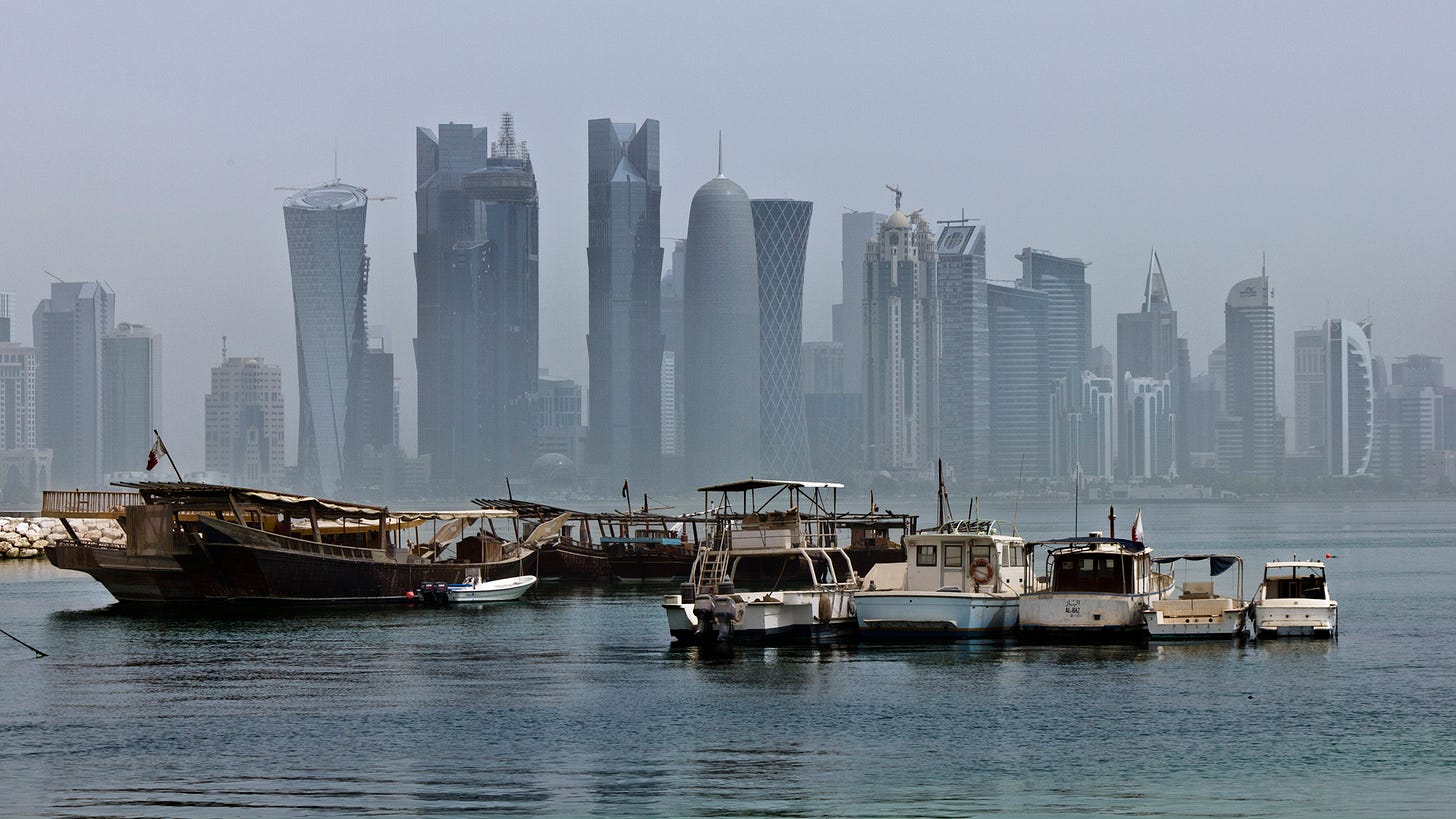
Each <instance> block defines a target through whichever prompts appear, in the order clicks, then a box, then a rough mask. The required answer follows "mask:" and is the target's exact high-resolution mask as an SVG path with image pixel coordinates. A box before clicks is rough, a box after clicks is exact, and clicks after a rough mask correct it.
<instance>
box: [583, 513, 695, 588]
mask: <svg viewBox="0 0 1456 819" xmlns="http://www.w3.org/2000/svg"><path fill="white" fill-rule="evenodd" d="M598 542H599V543H601V544H602V549H603V550H605V551H606V553H607V562H608V565H610V566H611V573H612V579H614V580H675V579H682V578H686V577H687V576H688V572H689V571H691V570H692V567H693V557H694V555H696V554H697V550H696V548H695V547H694V546H692V545H689V544H686V543H684V542H683V537H682V534H681V533H679V532H675V531H673V530H671V529H666V528H657V527H653V526H649V525H642V526H638V527H636V528H633V529H631V531H630V532H629V533H625V534H620V535H606V536H604V537H602V538H601V539H600V540H599V541H598Z"/></svg>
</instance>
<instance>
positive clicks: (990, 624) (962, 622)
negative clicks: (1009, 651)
mask: <svg viewBox="0 0 1456 819" xmlns="http://www.w3.org/2000/svg"><path fill="white" fill-rule="evenodd" d="M905 555H906V560H905V562H904V563H880V564H877V565H875V566H874V567H873V568H871V569H870V571H869V572H868V573H867V574H866V575H865V579H864V580H863V581H862V582H861V584H860V585H861V588H860V591H857V592H855V595H854V602H855V608H856V611H857V620H858V623H859V633H860V637H862V638H867V639H896V640H921V639H940V640H965V639H981V638H984V639H997V638H1005V637H1009V636H1012V635H1014V633H1015V631H1016V626H1017V622H1018V619H1019V617H1018V614H1019V611H1020V606H1019V602H1020V596H1021V594H1022V593H1024V592H1025V591H1027V590H1028V589H1030V588H1034V578H1032V576H1031V567H1030V565H1029V564H1030V561H1029V560H1028V557H1029V555H1028V552H1027V549H1026V542H1025V541H1023V540H1022V539H1021V538H1020V537H1018V536H1016V534H1015V533H1014V527H1012V526H1010V525H1009V524H1007V523H1005V522H1003V521H994V520H952V521H947V522H945V523H943V524H941V525H940V526H937V527H936V528H934V529H928V530H926V531H923V532H919V533H917V534H914V535H910V536H908V537H906V538H905Z"/></svg>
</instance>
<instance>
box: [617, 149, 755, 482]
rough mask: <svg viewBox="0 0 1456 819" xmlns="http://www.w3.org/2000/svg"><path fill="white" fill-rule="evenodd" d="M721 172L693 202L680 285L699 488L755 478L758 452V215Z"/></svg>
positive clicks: (691, 475)
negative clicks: (755, 234) (755, 235)
mask: <svg viewBox="0 0 1456 819" xmlns="http://www.w3.org/2000/svg"><path fill="white" fill-rule="evenodd" d="M718 164H719V167H718V176H716V177H715V178H713V179H710V180H708V181H707V182H705V183H703V186H702V187H700V188H698V191H697V193H696V194H694V195H693V203H692V207H691V209H690V210H689V213H688V238H687V273H686V276H685V277H684V281H683V346H684V352H685V355H684V357H683V358H684V360H683V362H682V364H681V366H680V368H679V371H680V372H681V375H682V377H681V383H682V385H683V390H684V391H683V396H684V398H683V407H684V410H685V416H686V419H685V420H686V422H687V429H686V439H685V440H686V444H685V446H686V449H687V463H686V477H687V478H688V479H689V480H690V481H693V482H695V483H698V484H701V483H706V482H709V481H719V480H730V479H737V478H746V477H748V476H750V475H754V474H757V473H758V471H759V463H760V462H759V456H760V452H761V449H760V432H759V430H760V427H759V425H760V417H759V406H760V402H759V385H760V370H759V366H760V364H759V324H758V322H759V310H758V251H757V248H756V246H755V244H754V239H753V207H752V205H750V204H749V200H748V194H746V193H744V192H743V188H740V187H739V186H738V183H736V182H734V181H733V180H731V179H729V178H728V177H726V176H724V175H723V173H722V171H723V168H722V159H721V157H720V159H719V163H718ZM592 401H593V402H595V401H596V392H595V390H593V394H592Z"/></svg>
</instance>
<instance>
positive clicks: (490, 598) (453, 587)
mask: <svg viewBox="0 0 1456 819" xmlns="http://www.w3.org/2000/svg"><path fill="white" fill-rule="evenodd" d="M535 585H536V578H535V577H534V576H532V575H529V574H528V575H524V576H522V577H508V578H503V579H501V580H488V581H485V582H483V583H451V584H450V585H449V586H448V587H446V592H445V594H446V599H448V600H449V601H450V602H451V603H501V602H505V601H509V600H519V599H521V598H522V597H524V596H525V594H526V592H528V591H530V590H531V587H532V586H535Z"/></svg>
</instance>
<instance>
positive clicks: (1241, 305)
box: [1216, 272, 1284, 479]
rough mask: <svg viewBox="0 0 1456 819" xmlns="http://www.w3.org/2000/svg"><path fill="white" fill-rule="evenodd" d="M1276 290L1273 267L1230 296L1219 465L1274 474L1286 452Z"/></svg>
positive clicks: (1261, 474)
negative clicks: (1277, 387) (1278, 394)
mask: <svg viewBox="0 0 1456 819" xmlns="http://www.w3.org/2000/svg"><path fill="white" fill-rule="evenodd" d="M1273 296H1274V290H1273V288H1271V287H1270V286H1269V276H1268V274H1267V272H1265V273H1261V274H1260V275H1258V276H1255V277H1253V278H1249V279H1244V280H1243V281H1241V282H1239V283H1238V284H1235V285H1234V286H1233V287H1232V288H1230V289H1229V294H1228V299H1227V300H1226V301H1225V302H1224V353H1225V356H1226V358H1225V368H1226V371H1225V376H1224V378H1225V392H1224V419H1223V420H1222V421H1220V423H1219V431H1218V438H1219V440H1218V442H1217V444H1216V446H1217V449H1218V452H1219V469H1220V470H1221V471H1238V472H1242V473H1243V474H1246V475H1249V476H1251V477H1254V478H1263V479H1267V478H1271V477H1274V476H1275V475H1276V474H1277V473H1278V472H1279V468H1280V465H1281V462H1282V460H1283V457H1284V435H1283V430H1282V423H1281V421H1280V419H1279V412H1278V408H1277V407H1276V405H1275V397H1274V299H1273Z"/></svg>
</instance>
